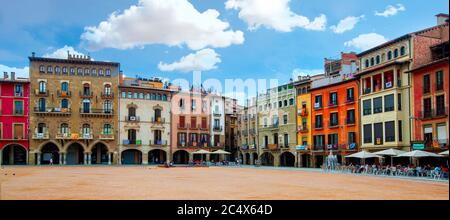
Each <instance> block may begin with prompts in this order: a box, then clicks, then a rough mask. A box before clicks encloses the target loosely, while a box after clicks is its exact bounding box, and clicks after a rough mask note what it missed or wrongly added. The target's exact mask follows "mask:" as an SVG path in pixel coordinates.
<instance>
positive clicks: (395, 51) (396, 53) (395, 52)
mask: <svg viewBox="0 0 450 220" xmlns="http://www.w3.org/2000/svg"><path fill="white" fill-rule="evenodd" d="M397 57H398V49H395V50H394V58H397Z"/></svg>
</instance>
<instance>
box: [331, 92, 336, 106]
mask: <svg viewBox="0 0 450 220" xmlns="http://www.w3.org/2000/svg"><path fill="white" fill-rule="evenodd" d="M335 105H337V92H332V93H330V106H335Z"/></svg>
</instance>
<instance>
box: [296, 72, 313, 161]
mask: <svg viewBox="0 0 450 220" xmlns="http://www.w3.org/2000/svg"><path fill="white" fill-rule="evenodd" d="M294 85H295V87H296V89H297V125H298V128H297V147H296V150H297V153H296V157H297V162H298V167H310V165H311V145H312V134H311V114H310V109H311V93H310V92H309V89H310V85H311V78H310V77H309V76H307V77H299V80H298V81H296V82H295V83H294Z"/></svg>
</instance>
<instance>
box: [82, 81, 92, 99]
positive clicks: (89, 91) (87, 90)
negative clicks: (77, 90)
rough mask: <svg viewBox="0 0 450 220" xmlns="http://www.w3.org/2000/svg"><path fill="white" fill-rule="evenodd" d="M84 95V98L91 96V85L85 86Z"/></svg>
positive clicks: (86, 84)
mask: <svg viewBox="0 0 450 220" xmlns="http://www.w3.org/2000/svg"><path fill="white" fill-rule="evenodd" d="M83 95H84V96H90V95H91V86H90V85H89V83H85V84H84V85H83Z"/></svg>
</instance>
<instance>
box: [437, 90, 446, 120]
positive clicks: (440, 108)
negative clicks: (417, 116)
mask: <svg viewBox="0 0 450 220" xmlns="http://www.w3.org/2000/svg"><path fill="white" fill-rule="evenodd" d="M445 109H446V108H445V98H444V95H439V96H436V116H444V115H446V112H445Z"/></svg>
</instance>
